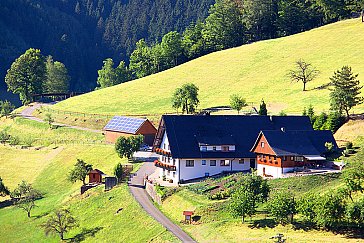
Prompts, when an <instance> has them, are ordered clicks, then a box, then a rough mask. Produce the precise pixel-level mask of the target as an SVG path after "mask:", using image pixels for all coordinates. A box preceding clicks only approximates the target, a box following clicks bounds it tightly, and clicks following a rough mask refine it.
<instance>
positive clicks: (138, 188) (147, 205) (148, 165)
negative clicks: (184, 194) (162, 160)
mask: <svg viewBox="0 0 364 243" xmlns="http://www.w3.org/2000/svg"><path fill="white" fill-rule="evenodd" d="M154 170H155V167H154V165H153V163H152V162H145V163H144V164H143V166H142V167H140V169H139V170H138V172H137V174H136V175H134V176H133V178H132V179H131V181H130V182H129V183H128V185H129V188H130V191H131V193H132V194H133V196H134V198H135V199H136V200H137V201H138V202H139V203H140V205H141V206H142V207H143V208H144V210H145V211H146V212H147V213H148V214H149V215H150V216H152V217H153V218H154V219H155V220H157V221H158V222H159V223H160V224H162V225H163V226H164V227H165V228H166V229H167V230H169V231H170V232H172V233H173V234H174V235H175V236H176V237H177V238H179V239H180V240H181V241H182V242H195V241H194V240H193V239H192V238H191V237H190V236H189V235H188V234H186V233H185V232H184V231H183V230H182V229H181V228H180V227H179V226H177V225H175V224H174V223H172V221H170V220H169V219H168V218H167V217H166V216H165V215H164V214H163V213H162V212H161V211H159V209H157V208H156V207H155V206H154V205H153V203H152V202H151V201H150V199H149V196H148V194H147V192H146V191H145V189H144V176H145V175H150V174H152V173H153V172H154Z"/></svg>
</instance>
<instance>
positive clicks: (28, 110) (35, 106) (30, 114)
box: [20, 103, 102, 133]
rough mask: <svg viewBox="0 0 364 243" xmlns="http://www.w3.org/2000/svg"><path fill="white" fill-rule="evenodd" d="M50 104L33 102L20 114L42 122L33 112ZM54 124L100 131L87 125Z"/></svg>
mask: <svg viewBox="0 0 364 243" xmlns="http://www.w3.org/2000/svg"><path fill="white" fill-rule="evenodd" d="M49 105H50V104H44V103H33V104H32V105H29V106H27V107H26V108H25V109H24V110H23V111H22V112H21V113H20V116H21V117H23V118H26V119H29V120H32V121H37V122H44V121H43V120H42V119H40V118H38V117H35V116H33V112H34V111H35V110H36V109H39V108H41V107H42V106H49ZM53 124H54V125H57V126H60V127H68V128H72V129H78V130H83V131H89V132H95V133H102V131H101V130H95V129H91V128H87V127H79V126H72V125H67V124H62V123H53Z"/></svg>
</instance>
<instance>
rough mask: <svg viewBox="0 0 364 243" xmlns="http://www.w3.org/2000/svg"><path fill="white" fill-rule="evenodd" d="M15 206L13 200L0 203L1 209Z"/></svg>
mask: <svg viewBox="0 0 364 243" xmlns="http://www.w3.org/2000/svg"><path fill="white" fill-rule="evenodd" d="M13 204H14V202H13V200H11V199H8V200H5V201H2V202H0V209H1V208H6V207H10V206H12V205H13Z"/></svg>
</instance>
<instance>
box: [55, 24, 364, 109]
mask: <svg viewBox="0 0 364 243" xmlns="http://www.w3.org/2000/svg"><path fill="white" fill-rule="evenodd" d="M363 31H364V24H363V23H361V21H360V20H359V19H352V20H346V21H342V22H337V23H334V24H331V25H327V26H324V27H321V28H318V29H314V30H311V31H308V32H304V33H300V34H297V35H294V36H290V37H284V38H280V39H275V40H267V41H261V42H257V43H253V44H249V45H244V46H241V47H238V48H233V49H229V50H225V51H220V52H215V53H212V54H209V55H207V56H204V57H201V58H199V59H196V60H193V61H190V62H188V63H185V64H183V65H180V66H178V67H175V68H173V69H170V70H167V71H164V72H161V73H159V74H155V75H151V76H149V77H145V78H142V79H138V80H135V81H132V82H128V83H125V84H121V85H118V86H115V87H111V88H107V89H103V90H98V91H95V92H91V93H88V94H85V95H82V96H78V97H74V98H71V99H68V100H66V101H63V102H60V103H59V104H57V105H55V106H54V108H56V109H62V110H69V111H79V112H86V113H103V114H105V113H108V114H162V113H165V112H174V110H172V109H171V101H170V100H171V95H172V93H173V92H174V90H175V89H176V87H178V86H180V85H182V84H183V83H186V82H193V83H195V84H196V85H197V86H198V87H199V88H200V101H201V105H200V108H207V107H213V106H219V105H228V104H229V96H230V95H231V94H232V93H237V92H239V93H241V94H242V95H243V96H244V97H246V99H247V100H248V102H254V103H259V102H260V100H261V99H262V98H264V99H265V100H266V102H267V103H268V104H269V107H268V110H269V111H270V112H272V113H275V112H279V111H280V110H285V111H286V112H297V113H301V112H302V109H303V107H304V106H308V105H309V104H313V105H314V106H315V108H316V110H327V109H328V107H329V91H328V90H327V89H318V87H320V86H322V85H324V84H327V83H328V82H329V77H331V76H332V74H333V72H334V71H335V70H337V69H339V68H341V67H342V66H343V65H350V66H352V67H353V70H354V72H355V73H360V72H361V74H360V76H359V78H360V79H362V80H363V81H364V73H362V72H363V70H364V62H363V61H362V54H361V50H363V49H364V35H363V34H362V33H363ZM300 58H303V59H304V60H306V61H308V62H310V63H312V64H313V65H314V66H316V67H317V68H318V69H319V70H320V75H319V77H318V78H317V79H316V80H314V81H313V82H311V83H309V84H308V86H307V88H308V90H309V91H306V92H302V84H301V83H291V82H290V80H289V79H288V78H287V75H286V74H287V71H288V70H289V69H291V68H292V67H293V65H294V62H295V61H296V60H298V59H300ZM356 111H364V105H361V106H360V107H358V108H357V110H356Z"/></svg>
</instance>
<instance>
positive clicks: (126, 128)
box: [103, 116, 157, 146]
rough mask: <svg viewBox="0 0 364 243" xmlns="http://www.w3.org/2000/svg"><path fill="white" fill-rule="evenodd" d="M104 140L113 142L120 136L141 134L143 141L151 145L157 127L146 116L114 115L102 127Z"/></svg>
mask: <svg viewBox="0 0 364 243" xmlns="http://www.w3.org/2000/svg"><path fill="white" fill-rule="evenodd" d="M103 130H104V131H105V138H106V142H108V143H115V142H116V140H117V139H118V138H119V137H121V136H125V137H129V136H135V135H143V137H144V143H146V144H148V145H150V146H151V145H153V141H154V137H155V134H156V133H157V129H156V128H155V127H154V125H153V124H152V123H151V122H150V121H149V120H148V119H146V118H134V117H126V116H114V117H113V118H112V119H111V120H110V121H109V123H108V124H107V125H106V126H105V127H104V129H103Z"/></svg>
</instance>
